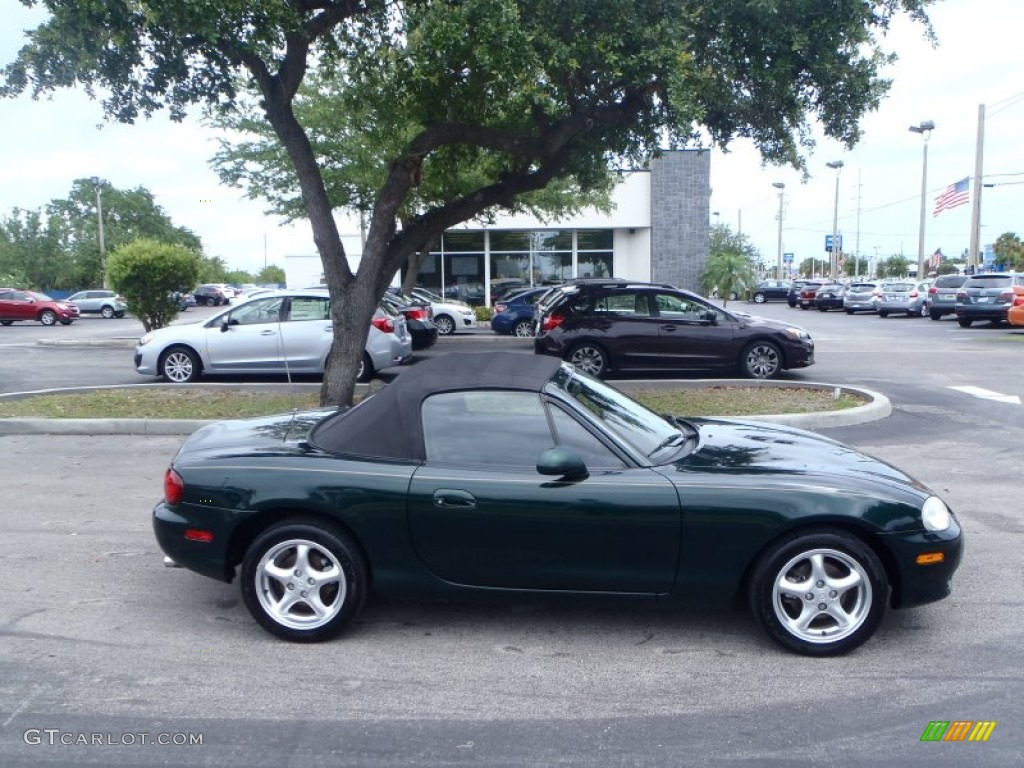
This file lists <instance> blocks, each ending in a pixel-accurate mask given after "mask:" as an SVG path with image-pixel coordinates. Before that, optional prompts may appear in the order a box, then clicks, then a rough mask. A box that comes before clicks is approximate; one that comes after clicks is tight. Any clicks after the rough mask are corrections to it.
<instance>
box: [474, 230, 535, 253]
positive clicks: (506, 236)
mask: <svg viewBox="0 0 1024 768" xmlns="http://www.w3.org/2000/svg"><path fill="white" fill-rule="evenodd" d="M481 250H483V249H482V248H481ZM509 252H513V253H524V252H525V253H529V252H530V233H529V232H491V253H509Z"/></svg>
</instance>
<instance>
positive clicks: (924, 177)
mask: <svg viewBox="0 0 1024 768" xmlns="http://www.w3.org/2000/svg"><path fill="white" fill-rule="evenodd" d="M909 130H910V131H911V132H912V133H920V134H921V137H922V138H923V139H924V154H923V157H922V160H921V226H920V229H919V230H918V233H917V279H918V280H922V279H924V222H925V218H924V214H925V197H926V196H927V194H928V139H929V138H931V135H932V131H934V130H935V123H933V122H932V121H931V120H922V121H921V123H920V124H919V125H912V126H910V128H909Z"/></svg>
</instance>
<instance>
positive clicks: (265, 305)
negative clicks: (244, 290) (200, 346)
mask: <svg viewBox="0 0 1024 768" xmlns="http://www.w3.org/2000/svg"><path fill="white" fill-rule="evenodd" d="M283 303H284V297H282V296H273V297H270V298H267V299H257V300H256V301H250V302H248V303H247V304H242V305H241V306H239V307H237V308H235V309H233V310H232V311H231V312H228V313H227V314H225V315H222V316H221V319H220V320H218V321H217V322H215V323H213V324H212V325H210V326H209V327H207V329H206V351H207V355H208V356H209V370H210V371H219V372H223V373H239V372H245V371H252V372H268V371H270V372H273V371H283V370H284V361H283V354H282V343H281V326H282V325H284V323H283V322H282V318H281V311H282V305H283Z"/></svg>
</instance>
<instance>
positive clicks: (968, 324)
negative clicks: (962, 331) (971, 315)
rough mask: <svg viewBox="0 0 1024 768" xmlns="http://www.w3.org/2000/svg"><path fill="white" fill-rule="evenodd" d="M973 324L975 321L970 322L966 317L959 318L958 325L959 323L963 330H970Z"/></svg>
mask: <svg viewBox="0 0 1024 768" xmlns="http://www.w3.org/2000/svg"><path fill="white" fill-rule="evenodd" d="M973 322H974V321H973V320H970V319H968V318H966V317H959V318H957V323H959V325H960V327H961V328H970V327H971V323H973Z"/></svg>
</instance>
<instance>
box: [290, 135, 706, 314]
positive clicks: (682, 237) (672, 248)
mask: <svg viewBox="0 0 1024 768" xmlns="http://www.w3.org/2000/svg"><path fill="white" fill-rule="evenodd" d="M710 193H711V190H710V152H708V151H706V150H682V151H672V152H665V153H663V154H662V155H661V156H659V157H658V158H655V159H653V160H652V161H651V164H650V170H644V171H632V172H628V173H623V174H622V179H621V181H620V183H619V184H618V185H617V186H616V188H615V190H614V192H613V194H612V202H613V208H612V210H611V212H610V213H602V212H600V211H597V210H594V209H584V210H583V211H581V212H580V213H579V214H577V215H575V216H572V217H568V218H566V219H564V220H560V221H558V222H554V223H547V224H542V223H541V222H539V221H537V220H536V219H534V218H532V217H530V216H525V215H516V216H511V215H504V216H498V217H497V218H496V220H495V221H494V222H493V223H489V224H487V225H486V226H482V225H480V224H479V223H476V222H467V223H466V224H464V225H461V226H459V227H456V228H453V229H450V230H448V231H447V232H445V234H444V235H443V236H442V238H441V243H440V245H439V247H438V249H437V250H436V251H434V252H432V253H431V254H430V256H428V257H427V258H426V259H425V260H424V263H423V264H422V265H421V267H420V270H419V273H418V276H417V281H416V282H417V283H418V284H419V285H423V286H425V287H427V288H430V289H431V290H434V291H436V292H438V293H442V294H443V295H445V296H448V297H453V298H460V299H463V300H466V301H468V302H470V303H471V304H476V305H481V304H483V305H490V304H491V302H492V299H493V297H494V296H495V295H497V293H499V292H500V291H501V290H503V289H505V288H507V287H515V286H524V287H531V286H537V285H550V284H554V283H559V282H562V281H564V280H566V279H568V278H573V277H622V278H626V279H628V280H639V281H654V282H662V283H670V284H672V285H676V286H679V287H680V288H686V289H688V290H699V288H700V274H701V272H703V270H704V267H705V266H706V264H707V256H708V219H709V213H710V212H709V201H710ZM354 245H355V246H356V250H355V251H353V250H350V242H349V241H348V240H346V242H345V247H346V251H347V252H348V253H358V252H359V251H360V250H361V249H360V248H359V244H358V239H356V242H355V243H354ZM353 261H354V262H355V261H357V258H353ZM356 266H357V265H356V264H353V268H356ZM285 272H286V274H287V278H288V286H289V287H306V286H309V285H315V284H318V283H320V282H322V276H323V269H322V267H321V265H320V261H319V258H318V257H315V256H314V257H308V256H287V257H285ZM395 280H396V282H398V281H399V280H400V277H397V276H396V278H395ZM486 286H489V287H490V290H487V289H486V288H485V287H486Z"/></svg>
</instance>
